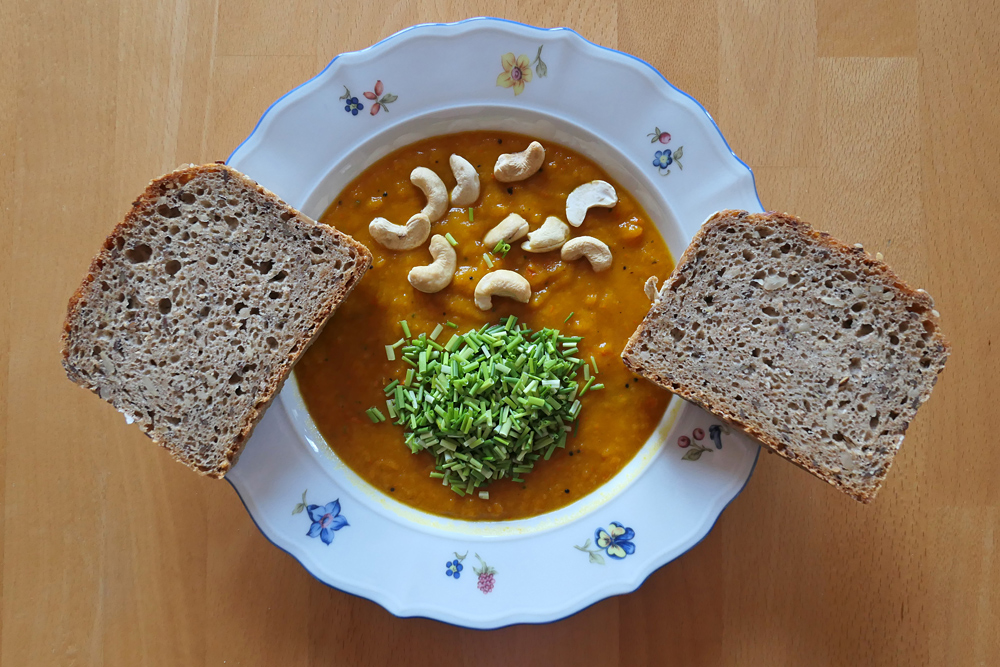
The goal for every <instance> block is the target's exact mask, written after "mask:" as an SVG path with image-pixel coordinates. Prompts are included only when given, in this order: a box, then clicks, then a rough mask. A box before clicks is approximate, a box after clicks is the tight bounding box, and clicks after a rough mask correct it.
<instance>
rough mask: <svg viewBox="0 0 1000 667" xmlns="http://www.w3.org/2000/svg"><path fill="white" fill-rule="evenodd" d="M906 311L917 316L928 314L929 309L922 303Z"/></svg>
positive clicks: (911, 306) (913, 305) (910, 306)
mask: <svg viewBox="0 0 1000 667" xmlns="http://www.w3.org/2000/svg"><path fill="white" fill-rule="evenodd" d="M906 311H907V312H909V313H916V314H917V315H922V314H924V313H926V312H927V307H926V306H924V305H923V304H920V303H914V304H912V305H909V306H907V307H906Z"/></svg>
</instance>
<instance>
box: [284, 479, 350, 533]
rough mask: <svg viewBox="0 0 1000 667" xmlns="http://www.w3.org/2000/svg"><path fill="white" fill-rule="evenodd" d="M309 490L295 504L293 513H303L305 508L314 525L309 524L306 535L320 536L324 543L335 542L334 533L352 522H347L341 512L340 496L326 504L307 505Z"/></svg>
mask: <svg viewBox="0 0 1000 667" xmlns="http://www.w3.org/2000/svg"><path fill="white" fill-rule="evenodd" d="M308 490H309V489H306V490H305V491H303V492H302V501H301V502H300V503H298V504H296V505H295V509H293V510H292V514H293V515H294V514H301V513H302V511H303V510H305V511H306V512H308V513H309V519H310V521H312V525H311V526H309V530H308V531H307V532H306V535H308V536H309V537H318V538H319V539H320V540H322V541H323V544H325V545H327V546H330V545H331V544H332V543H333V534H334V533H335V532H336V531H338V530H340V529H341V528H343V527H345V526H349V525H351V524H349V523H347V518H346V517H344V516H343V515H342V514H341V513H340V499H339V498H338V499H337V500H334V501H332V502H329V503H327V504H326V505H307V504H306V492H307V491H308Z"/></svg>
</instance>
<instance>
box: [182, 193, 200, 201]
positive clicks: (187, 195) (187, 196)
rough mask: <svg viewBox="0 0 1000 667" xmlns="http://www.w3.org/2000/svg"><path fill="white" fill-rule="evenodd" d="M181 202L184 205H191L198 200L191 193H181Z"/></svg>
mask: <svg viewBox="0 0 1000 667" xmlns="http://www.w3.org/2000/svg"><path fill="white" fill-rule="evenodd" d="M181 201H182V202H184V203H185V204H193V203H195V202H196V201H198V198H197V197H195V196H194V194H193V193H191V192H182V193H181Z"/></svg>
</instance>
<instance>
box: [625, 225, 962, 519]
mask: <svg viewBox="0 0 1000 667" xmlns="http://www.w3.org/2000/svg"><path fill="white" fill-rule="evenodd" d="M734 222H739V223H743V224H749V225H767V226H771V227H774V226H784V227H786V228H789V229H791V230H793V231H794V233H796V234H797V235H799V236H800V237H802V238H804V239H807V240H808V241H810V242H811V243H813V244H815V245H818V246H822V247H824V248H826V249H827V250H829V251H830V252H831V253H834V254H837V255H839V256H841V257H842V258H845V259H847V258H850V259H851V261H854V262H858V261H860V262H861V263H862V264H863V265H864V266H865V267H866V268H868V269H870V270H871V271H873V272H874V273H877V274H878V275H880V276H881V277H883V278H884V279H885V280H886V281H887V282H889V283H891V284H892V285H893V288H894V289H895V290H896V292H897V293H899V294H901V295H903V296H905V297H907V298H909V299H911V300H913V301H915V302H917V303H918V304H920V305H921V306H923V307H924V308H925V309H926V311H927V317H928V318H929V319H931V320H932V321H933V322H934V323H935V325H939V324H940V316H939V314H938V313H937V311H936V310H934V301H933V299H931V297H930V295H928V294H927V293H926V292H924V291H923V290H917V289H913V288H912V287H910V286H909V285H907V284H906V283H905V282H904V281H903V280H902V279H901V278H900V277H899V276H898V275H897V274H896V273H895V272H894V271H893V270H892V269H891V268H890V267H889V266H888V265H887V264H886V263H885V262H883V261H881V260H879V259H877V258H875V257H872V256H871V255H869V254H868V253H866V252H865V251H864V249H863V248H862V247H861V246H860V245H856V246H848V245H846V244H844V243H841V242H840V241H838V240H837V239H834V238H833V237H831V236H830V234H828V233H826V232H820V231H816V230H815V229H814V228H813V227H812V225H810V224H809V223H807V222H804V221H802V220H800V219H798V218H796V217H795V216H792V215H789V214H786V213H777V212H768V213H748V212H747V211H739V210H724V211H719V212H718V213H716V214H714V215H713V216H711V217H710V218H709V219H708V220H706V221H705V223H704V225H703V226H702V227H701V229H700V230H699V231H698V233H696V234H695V236H694V238H693V239H692V241H691V244H690V245H689V246H688V247H687V249H686V250H685V251H684V253H683V254H682V255H681V257H680V260H679V261H678V262H677V265H676V267H675V268H674V271H673V273H672V274H671V275H670V277H669V278H668V279H667V281H666V283H665V284H664V285H663V287H662V288H661V289H660V291H659V293H660V294H662V293H664V291H665V290H671V289H676V288H677V287H678V286H679V284H683V279H682V276H683V274H684V271H685V269H686V268H687V267H689V266H690V265H692V263H693V262H694V261H695V255H696V253H697V252H698V250H699V249H700V247H701V246H702V242H703V239H704V238H705V237H706V236H707V235H708V234H710V233H712V232H714V231H717V230H718V229H720V228H724V227H726V226H728V225H732V224H733V223H734ZM657 303H659V300H657V301H656V302H654V304H653V306H652V308H651V309H650V312H649V314H647V315H646V317H645V319H644V320H643V322H642V323H641V324H640V325H639V327H638V328H637V329H636V331H635V333H633V334H632V336H631V337H630V338H629V341H628V343H627V344H626V346H625V349H624V350H623V351H622V360H623V361H624V363H625V365H626V367H628V368H629V369H630V370H632V371H633V372H635V373H638V374H639V375H642V376H643V377H645V378H647V379H649V380H651V381H652V382H654V383H656V384H658V385H660V386H661V387H663V388H665V389H668V390H669V391H671V392H673V393H675V394H677V395H678V396H680V397H681V398H683V399H684V400H687V401H690V402H692V403H695V404H697V405H699V406H701V407H702V408H704V409H705V410H707V411H709V412H711V413H712V414H713V415H715V416H716V417H718V418H720V419H722V420H724V421H725V422H727V423H729V424H731V425H732V426H735V427H737V428H739V429H741V430H743V431H744V432H745V433H747V434H748V435H750V436H752V437H753V438H755V439H757V440H758V441H759V442H760V443H761V444H763V445H764V446H766V447H767V448H768V449H769V450H770V451H773V452H776V453H778V454H779V455H781V456H783V457H784V458H786V459H788V460H789V461H792V462H793V463H795V464H797V465H799V466H800V467H802V468H803V469H805V470H807V471H809V472H811V473H812V474H814V475H816V476H817V477H819V478H821V479H823V480H824V481H826V482H827V483H829V484H831V485H833V486H834V487H836V488H838V489H840V490H841V491H843V492H844V493H846V494H848V495H850V496H851V497H853V498H854V499H856V500H858V501H860V502H863V503H870V502H871V501H872V500H873V499H874V498H875V496H876V494H877V492H878V490H879V489H880V488H881V485H882V482H883V481H884V478H885V473H887V472H888V469H889V466H890V465H891V463H892V458H894V455H895V451H896V450H898V447H899V444H900V443H901V442H902V440H903V435H902V434H900V435H899V436H898V439H897V440H896V442H895V449H894V450H893V453H892V455H891V456H890V457H889V460H888V462H887V463H886V465H885V468H884V473H883V474H882V475H881V476H880V477H879V478H877V479H876V480H875V485H874V487H873V488H872V489H870V490H866V489H857V488H854V487H852V486H850V485H848V484H846V483H844V482H843V481H842V480H841V479H840V478H838V477H835V476H831V475H829V474H827V473H826V472H825V471H823V470H822V469H820V468H819V467H817V466H815V465H813V464H812V463H811V462H810V461H809V460H807V459H805V458H804V457H802V456H799V455H798V454H797V453H796V452H795V451H794V450H793V449H792V448H789V447H788V446H786V443H784V442H782V441H781V440H780V439H779V438H778V437H777V436H776V434H775V433H774V432H772V431H770V430H768V429H767V428H766V427H764V426H763V425H762V424H761V423H760V422H759V421H756V420H753V419H748V418H741V417H740V416H739V415H737V414H734V413H733V412H732V411H730V410H727V409H725V408H723V407H721V406H719V405H718V404H717V402H716V401H714V400H713V399H712V396H711V394H710V392H706V391H703V390H701V389H699V388H697V387H692V386H686V385H684V384H681V383H677V382H673V381H671V380H669V379H667V378H666V377H664V374H663V373H662V372H661V369H656V368H649V367H647V366H646V365H645V364H644V363H643V362H642V360H641V359H640V357H639V355H638V354H637V350H638V345H639V342H640V339H641V337H642V336H643V334H644V332H646V331H647V330H648V329H649V328H650V327H652V326H655V324H656V321H657V317H658V316H659V313H658V312H657ZM933 342H934V344H935V345H936V346H938V349H939V350H940V353H941V354H942V355H943V360H942V361H941V364H940V367H939V369H938V376H939V375H940V373H941V371H943V369H944V361H945V360H946V359H947V356H948V354H949V352H950V347H951V346H950V343H949V342H948V340H947V339H946V338H945V337H944V336H943V335H942V334H941V329H940V326H935V327H934V333H933ZM938 376H935V378H934V381H933V383H932V384H931V385H930V387H926V388H924V390H923V391H922V393H921V395H920V403H921V404H922V403H923V402H924V401H926V400H927V398H928V397H929V396H930V393H931V389H932V388H933V386H934V384H936V382H937V377H938ZM908 425H909V424H908V423H907V424H906V426H908ZM904 430H905V427H904Z"/></svg>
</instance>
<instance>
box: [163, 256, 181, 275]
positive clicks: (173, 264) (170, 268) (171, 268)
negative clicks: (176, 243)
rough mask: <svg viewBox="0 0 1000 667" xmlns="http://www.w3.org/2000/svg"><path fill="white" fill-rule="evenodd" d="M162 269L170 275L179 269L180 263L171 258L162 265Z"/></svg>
mask: <svg viewBox="0 0 1000 667" xmlns="http://www.w3.org/2000/svg"><path fill="white" fill-rule="evenodd" d="M163 270H164V271H166V272H167V275H168V276H172V275H174V274H176V273H177V272H178V271H180V270H181V263H180V262H178V261H177V260H176V259H172V260H170V261H169V262H167V263H166V265H164V267H163Z"/></svg>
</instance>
